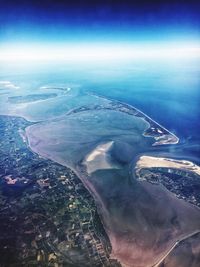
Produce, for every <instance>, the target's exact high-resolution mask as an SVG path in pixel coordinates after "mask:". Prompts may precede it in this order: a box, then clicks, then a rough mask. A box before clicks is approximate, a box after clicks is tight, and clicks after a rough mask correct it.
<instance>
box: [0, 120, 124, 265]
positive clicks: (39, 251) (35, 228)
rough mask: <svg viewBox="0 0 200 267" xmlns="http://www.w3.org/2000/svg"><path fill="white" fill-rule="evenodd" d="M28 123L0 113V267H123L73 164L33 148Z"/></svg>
mask: <svg viewBox="0 0 200 267" xmlns="http://www.w3.org/2000/svg"><path fill="white" fill-rule="evenodd" d="M28 125H30V123H28V122H27V121H25V120H24V119H22V118H17V117H9V116H1V117H0V136H1V138H2V140H1V142H0V159H1V160H0V235H1V242H0V254H1V267H7V266H20V267H21V266H52V267H64V266H67V267H68V266H71V267H73V266H74V267H75V266H76V267H78V266H81V267H82V266H99V267H100V266H113V267H119V266H121V265H120V264H119V263H118V262H117V261H116V260H114V259H110V257H109V255H110V252H111V247H110V243H109V240H108V237H107V235H106V233H105V231H104V228H103V226H102V223H101V220H100V218H99V215H98V214H97V210H96V207H95V203H94V201H93V199H92V197H91V196H90V194H89V192H88V191H87V190H86V189H85V187H84V186H83V184H82V182H81V181H80V180H79V179H78V177H77V176H76V175H75V174H74V173H73V172H72V171H71V170H70V169H68V168H67V167H64V166H61V165H59V164H57V163H54V162H52V161H50V160H47V159H44V158H41V157H40V156H38V155H37V154H34V153H33V152H32V151H30V150H29V148H28V147H27V144H26V139H25V137H24V135H23V131H24V129H25V127H27V126H28Z"/></svg>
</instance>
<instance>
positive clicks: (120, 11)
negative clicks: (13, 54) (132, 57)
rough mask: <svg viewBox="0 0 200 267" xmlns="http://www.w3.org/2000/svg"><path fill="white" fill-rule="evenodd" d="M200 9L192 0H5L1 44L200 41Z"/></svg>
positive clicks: (199, 3)
mask: <svg viewBox="0 0 200 267" xmlns="http://www.w3.org/2000/svg"><path fill="white" fill-rule="evenodd" d="M199 14H200V1H192V0H190V1H181V0H179V1H177V0H174V1H170V0H169V1H142V0H140V1H134V0H132V1H126V0H124V1H119V0H115V1H114V0H113V1H111V0H108V1H103V0H102V1H95V0H93V1H89V0H73V1H61V0H54V1H53V0H40V1H38V0H28V1H27V0H13V1H11V0H0V48H1V51H3V49H5V47H6V48H8V47H11V48H10V49H11V50H13V47H19V46H21V47H23V46H29V48H30V47H32V46H33V45H36V47H38V46H40V45H41V46H43V47H45V46H46V45H47V46H50V47H53V46H58V45H61V46H63V45H71V46H73V45H75V46H77V45H78V46H79V47H80V46H81V45H82V44H83V46H85V45H88V47H89V45H91V44H94V45H96V44H97V43H98V46H105V45H106V44H111V43H112V45H116V46H118V45H121V44H125V45H130V44H134V45H135V46H140V45H141V44H142V45H144V46H145V45H146V44H150V46H151V45H152V44H156V46H157V44H160V43H161V44H164V46H166V45H167V44H168V43H170V44H175V45H176V44H177V45H178V46H180V44H182V45H183V46H184V45H185V44H186V45H187V44H197V43H198V45H199V44H200V43H199V40H200V16H199ZM23 49H24V48H23ZM41 51H42V50H41ZM94 52H95V51H94ZM41 53H42V52H41ZM175 54H176V52H175Z"/></svg>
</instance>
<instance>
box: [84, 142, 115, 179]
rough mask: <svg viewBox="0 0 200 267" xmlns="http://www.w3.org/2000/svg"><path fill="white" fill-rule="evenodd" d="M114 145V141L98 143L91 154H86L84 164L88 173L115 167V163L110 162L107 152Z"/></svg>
mask: <svg viewBox="0 0 200 267" xmlns="http://www.w3.org/2000/svg"><path fill="white" fill-rule="evenodd" d="M112 145H113V141H110V142H107V143H105V144H101V145H98V146H97V147H96V148H95V149H94V150H93V151H92V152H91V153H90V154H88V155H87V156H86V159H85V161H84V164H85V165H86V168H87V173H88V174H89V175H90V174H91V173H93V172H95V171H96V170H99V169H113V165H112V164H111V163H110V162H109V160H108V156H107V153H108V151H109V150H110V148H111V147H112Z"/></svg>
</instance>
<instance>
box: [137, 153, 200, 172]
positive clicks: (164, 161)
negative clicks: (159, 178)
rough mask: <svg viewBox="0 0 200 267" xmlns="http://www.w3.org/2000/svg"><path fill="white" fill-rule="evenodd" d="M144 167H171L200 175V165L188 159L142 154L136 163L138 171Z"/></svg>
mask: <svg viewBox="0 0 200 267" xmlns="http://www.w3.org/2000/svg"><path fill="white" fill-rule="evenodd" d="M144 168H171V169H181V170H185V171H190V172H193V173H195V174H197V175H200V166H198V165H196V164H194V163H192V162H191V161H187V160H175V159H170V158H158V157H151V156H141V157H140V159H139V160H138V161H137V163H136V171H138V170H140V169H144Z"/></svg>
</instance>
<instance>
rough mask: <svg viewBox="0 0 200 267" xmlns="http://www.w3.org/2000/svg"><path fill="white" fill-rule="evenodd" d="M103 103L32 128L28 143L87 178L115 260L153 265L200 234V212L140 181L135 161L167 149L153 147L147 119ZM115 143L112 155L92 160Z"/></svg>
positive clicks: (161, 188) (136, 265)
mask: <svg viewBox="0 0 200 267" xmlns="http://www.w3.org/2000/svg"><path fill="white" fill-rule="evenodd" d="M86 98H88V99H89V98H90V96H87V97H86ZM92 98H93V97H92ZM93 99H94V98H93ZM102 101H103V102H102V103H101V98H98V102H99V103H98V105H101V107H102V108H101V109H98V108H96V107H95V105H94V103H92V100H91V99H90V101H89V103H90V104H89V106H90V105H92V108H90V110H87V108H85V106H84V107H82V108H79V109H78V111H76V112H73V110H72V112H70V113H66V114H63V115H62V116H61V117H60V118H58V117H57V118H54V119H52V120H48V121H46V122H45V121H44V122H41V123H37V124H35V125H32V126H29V127H28V128H26V137H27V140H28V145H29V147H30V148H31V149H32V150H33V151H34V152H36V153H38V154H39V155H41V156H42V157H45V158H49V159H51V160H53V161H56V162H58V163H60V164H62V165H64V166H68V167H70V168H72V169H73V170H74V171H75V172H76V174H77V175H78V176H79V178H80V179H81V180H82V182H83V183H84V185H85V186H86V188H87V189H88V190H89V191H90V193H91V194H92V196H93V198H94V199H95V202H96V205H97V207H98V213H99V215H100V217H101V220H102V222H103V225H104V228H105V230H106V232H107V234H108V237H109V239H110V242H111V246H112V254H111V257H113V258H116V259H118V260H119V261H120V263H121V264H122V266H128V267H147V266H153V265H156V264H158V263H159V262H160V261H161V260H162V259H164V258H165V256H167V254H168V252H169V251H170V250H171V249H172V248H173V247H174V245H175V244H176V242H177V241H178V240H182V239H184V238H185V237H187V236H188V235H190V234H192V233H196V232H198V231H199V230H200V210H199V208H197V207H196V206H193V205H191V204H189V203H187V202H185V201H183V200H180V199H178V198H177V197H176V196H175V195H174V194H173V193H171V192H170V191H168V190H167V189H166V188H165V187H164V186H162V185H154V184H151V183H149V182H147V181H138V180H137V179H135V175H134V173H133V172H132V171H131V170H132V168H130V166H131V165H132V163H133V162H134V161H136V160H137V158H138V157H139V156H140V155H146V154H152V155H155V154H156V153H158V152H159V150H160V151H161V152H162V149H163V148H161V147H162V146H157V148H155V147H153V146H152V145H153V143H154V141H155V140H154V138H153V136H152V137H146V136H145V135H144V132H145V131H146V130H148V129H149V127H150V125H149V122H147V121H145V119H144V117H137V116H134V115H130V114H128V113H127V112H121V111H119V110H108V109H106V108H104V107H106V106H105V102H106V104H107V101H105V99H103V100H102ZM84 105H85V103H84ZM165 130H166V129H165ZM169 134H170V133H169ZM110 142H112V146H110V147H109V149H108V150H107V151H106V154H105V151H102V153H103V154H102V155H101V156H100V157H91V155H93V156H94V154H95V155H96V154H98V152H99V147H102V146H103V147H105V146H106V145H107V144H108V143H110ZM163 151H165V149H163ZM161 152H160V153H161ZM88 157H89V159H91V160H89V162H88ZM102 162H103V163H104V164H102ZM105 162H106V163H107V165H106V166H105ZM108 162H109V168H108ZM91 164H92V165H91ZM91 166H92V168H91ZM99 166H101V168H100V167H99ZM116 166H117V167H116ZM104 167H105V168H104ZM88 169H89V170H90V171H88Z"/></svg>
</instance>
